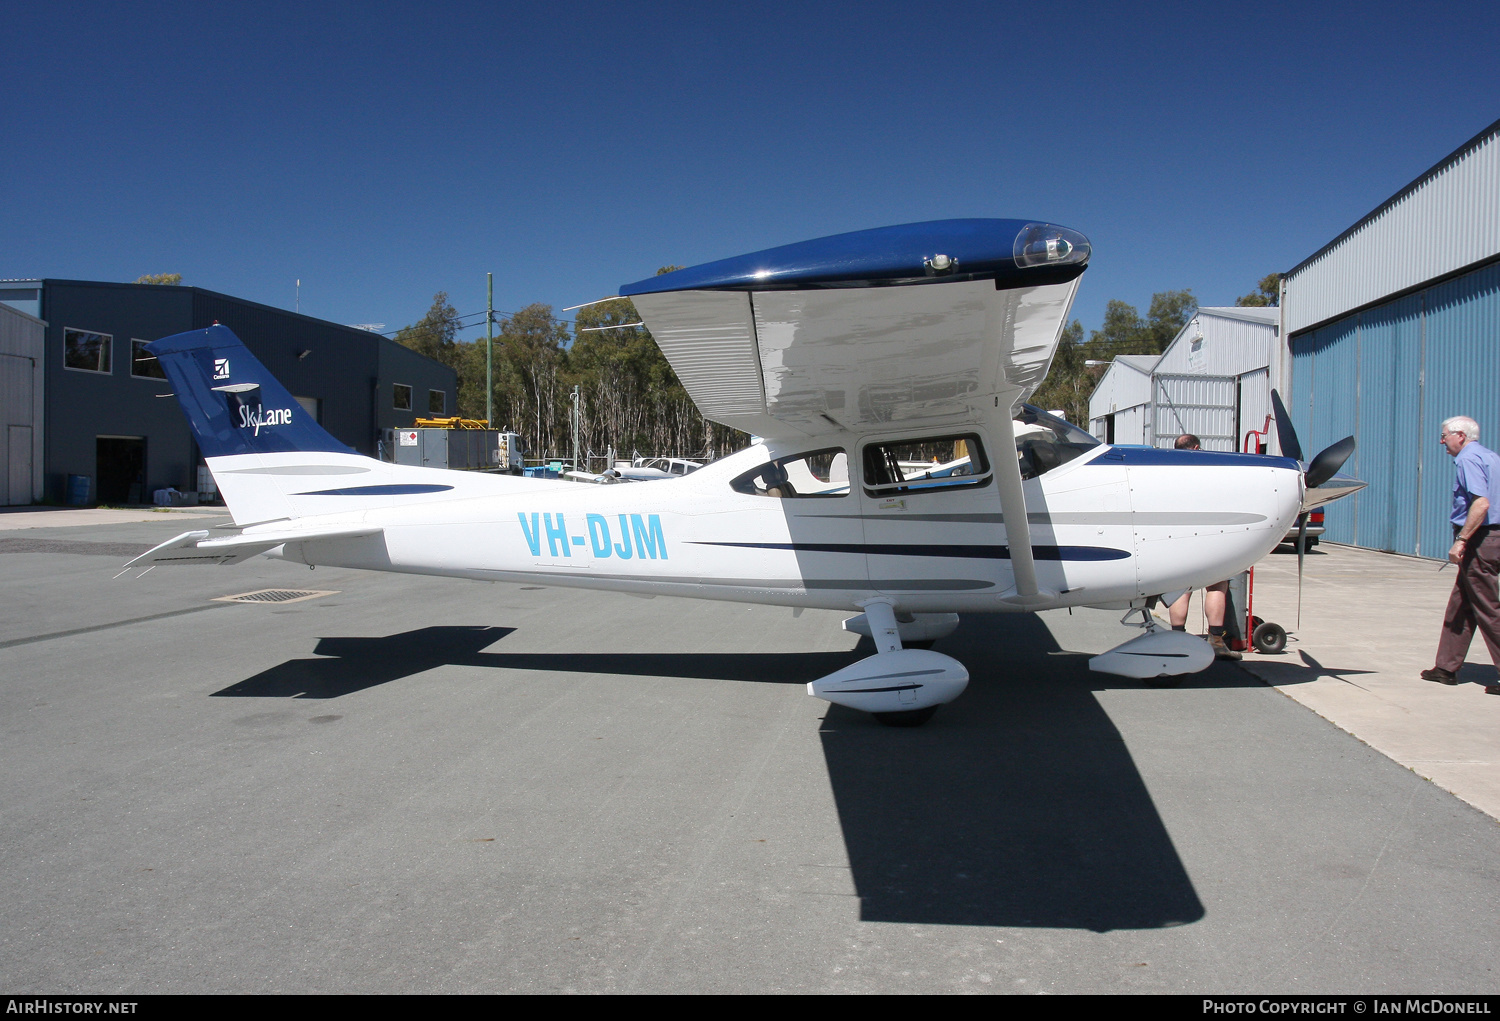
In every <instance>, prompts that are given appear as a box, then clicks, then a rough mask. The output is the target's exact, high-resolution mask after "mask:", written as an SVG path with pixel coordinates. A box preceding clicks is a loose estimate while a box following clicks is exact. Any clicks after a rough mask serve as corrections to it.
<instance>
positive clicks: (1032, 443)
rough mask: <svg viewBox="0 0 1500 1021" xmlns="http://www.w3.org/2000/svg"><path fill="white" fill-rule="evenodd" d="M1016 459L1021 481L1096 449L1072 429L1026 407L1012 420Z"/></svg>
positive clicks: (1092, 440)
mask: <svg viewBox="0 0 1500 1021" xmlns="http://www.w3.org/2000/svg"><path fill="white" fill-rule="evenodd" d="M1015 430H1016V457H1017V458H1019V459H1020V462H1021V478H1023V479H1034V478H1036V477H1037V476H1038V475H1045V474H1047V472H1049V471H1051V470H1052V469H1053V468H1058V467H1061V466H1062V465H1065V464H1067V463H1068V462H1069V461H1071V460H1073V458H1075V457H1078V456H1079V455H1080V454H1083V453H1086V452H1088V451H1090V450H1092V449H1093V448H1095V447H1097V446H1098V445H1099V441H1098V440H1097V439H1095V438H1094V437H1093V436H1090V435H1089V434H1088V433H1086V432H1084V431H1083V430H1082V429H1080V428H1078V427H1077V426H1076V425H1073V424H1071V423H1070V422H1066V421H1064V420H1063V419H1060V418H1058V417H1057V416H1056V415H1049V414H1047V413H1046V412H1045V411H1042V410H1041V409H1040V408H1034V407H1032V406H1031V405H1030V404H1023V405H1021V407H1020V409H1019V410H1018V411H1017V413H1016V418H1015Z"/></svg>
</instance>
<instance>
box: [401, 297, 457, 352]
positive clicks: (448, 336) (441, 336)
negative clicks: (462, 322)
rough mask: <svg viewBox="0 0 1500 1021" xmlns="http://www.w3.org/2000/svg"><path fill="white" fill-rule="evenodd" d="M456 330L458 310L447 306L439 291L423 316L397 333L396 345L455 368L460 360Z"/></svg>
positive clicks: (445, 299) (446, 300) (446, 298)
mask: <svg viewBox="0 0 1500 1021" xmlns="http://www.w3.org/2000/svg"><path fill="white" fill-rule="evenodd" d="M458 328H459V327H458V310H457V309H455V308H454V307H453V306H452V305H450V304H448V292H447V291H438V292H437V293H436V294H434V295H433V296H432V307H431V308H429V309H428V310H427V314H426V315H424V316H423V317H422V318H421V319H419V320H417V321H416V322H415V323H413V324H412V325H410V326H407V327H404V328H402V329H401V330H398V331H397V332H396V343H398V344H400V345H401V346H402V347H409V348H411V349H412V350H413V351H415V352H416V353H417V354H419V355H426V356H427V357H428V358H431V359H433V360H434V361H439V362H442V363H443V364H444V365H450V366H452V367H454V368H455V369H456V368H458V366H459V363H460V362H461V361H462V358H461V354H462V352H460V351H459V349H458V348H459V343H458Z"/></svg>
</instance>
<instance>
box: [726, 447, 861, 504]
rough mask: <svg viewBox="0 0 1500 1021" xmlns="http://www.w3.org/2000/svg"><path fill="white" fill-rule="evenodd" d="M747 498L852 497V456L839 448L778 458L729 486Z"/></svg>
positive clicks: (744, 475) (742, 476)
mask: <svg viewBox="0 0 1500 1021" xmlns="http://www.w3.org/2000/svg"><path fill="white" fill-rule="evenodd" d="M730 486H731V487H733V489H734V491H735V492H737V493H744V494H746V495H747V496H771V497H778V498H780V499H783V500H786V499H792V498H795V497H831V496H847V495H849V455H847V454H846V453H844V451H843V450H842V449H840V448H838V447H830V448H829V449H827V450H815V451H813V452H812V453H809V454H794V455H792V456H791V457H782V458H778V459H776V460H775V461H772V462H770V463H769V464H763V465H761V466H760V467H758V468H755V469H754V470H752V471H748V472H746V473H745V474H743V475H741V476H740V477H739V478H737V479H735V480H734V481H733V482H731V483H730Z"/></svg>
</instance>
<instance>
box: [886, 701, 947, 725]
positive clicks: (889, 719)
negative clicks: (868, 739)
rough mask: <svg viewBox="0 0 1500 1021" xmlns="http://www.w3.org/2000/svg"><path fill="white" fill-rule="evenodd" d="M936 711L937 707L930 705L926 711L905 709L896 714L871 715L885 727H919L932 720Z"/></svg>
mask: <svg viewBox="0 0 1500 1021" xmlns="http://www.w3.org/2000/svg"><path fill="white" fill-rule="evenodd" d="M937 711H938V707H937V706H935V705H930V706H928V707H927V708H926V709H906V710H903V711H901V712H896V713H871V714H870V715H872V716H874V717H875V718H876V719H877V720H879V721H880V722H881V723H884V724H885V725H886V726H887V727H920V726H921V725H922V724H924V723H926V722H927V721H928V720H930V719H932V714H933V713H935V712H937Z"/></svg>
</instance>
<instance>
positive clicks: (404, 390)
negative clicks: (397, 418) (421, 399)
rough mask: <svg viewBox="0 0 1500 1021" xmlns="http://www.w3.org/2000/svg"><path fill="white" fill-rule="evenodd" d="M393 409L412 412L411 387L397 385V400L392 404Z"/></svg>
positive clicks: (403, 384) (401, 384)
mask: <svg viewBox="0 0 1500 1021" xmlns="http://www.w3.org/2000/svg"><path fill="white" fill-rule="evenodd" d="M391 407H393V408H395V409H396V410H397V411H410V410H411V387H409V386H407V385H406V384H405V383H397V384H396V399H395V400H394V401H392V402H391Z"/></svg>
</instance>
